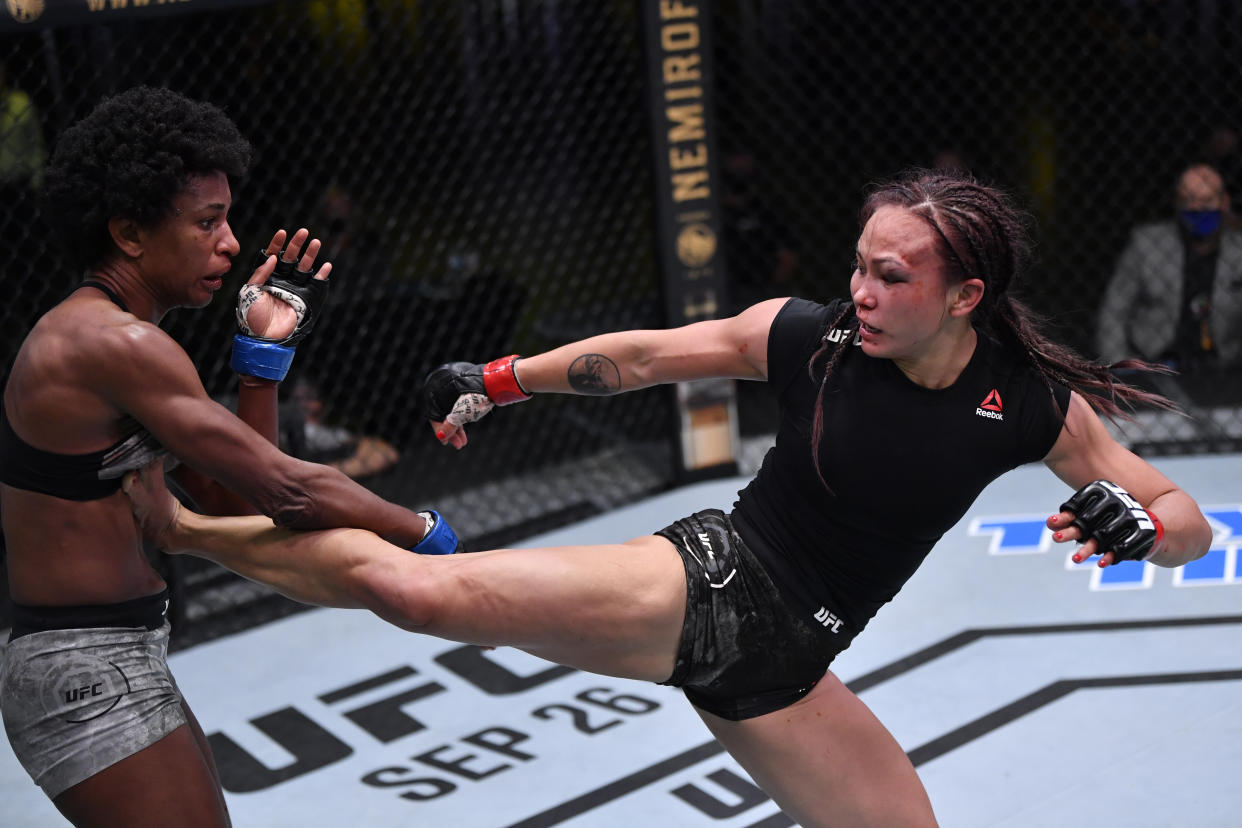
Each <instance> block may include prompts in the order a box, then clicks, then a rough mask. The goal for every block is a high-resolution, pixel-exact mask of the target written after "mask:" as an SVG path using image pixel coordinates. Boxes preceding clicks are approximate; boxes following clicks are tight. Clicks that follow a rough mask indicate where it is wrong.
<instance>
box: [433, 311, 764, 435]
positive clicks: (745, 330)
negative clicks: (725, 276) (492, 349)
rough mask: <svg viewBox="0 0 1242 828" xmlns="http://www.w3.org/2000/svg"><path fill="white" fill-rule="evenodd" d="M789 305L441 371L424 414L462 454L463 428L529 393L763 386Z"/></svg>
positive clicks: (622, 333)
mask: <svg viewBox="0 0 1242 828" xmlns="http://www.w3.org/2000/svg"><path fill="white" fill-rule="evenodd" d="M787 301H788V300H787V299H769V300H767V301H765V302H760V303H759V304H757V305H753V306H752V307H750V308H747V309H746V310H744V311H742V312H741V313H740V314H738V315H737V316H733V317H729V318H728V319H713V320H709V321H705V322H696V323H694V324H692V325H686V326H683V327H680V328H672V329H669V330H634V331H619V332H616V333H607V334H600V335H599V336H593V337H590V338H588V339H584V340H581V341H579V342H574V343H572V344H569V345H562V346H561V347H559V348H555V349H553V350H551V351H547V352H545V353H542V354H538V355H537V356H532V357H524V358H521V359H516V360H498V361H497V362H495V363H489V364H488V365H487V366H472V365H470V364H469V363H451V364H450V365H448V366H441V367H440V368H438V369H436V371H433V372H432V374H431V375H429V377H428V382H427V387H426V389H425V392H424V395H425V398H426V399H425V401H426V403H427V408H428V414H429V416H430V418H431V420H432V426H433V428H434V429H435V430H436V436H437V437H438V438H439V439H440V441H441V442H443V443H448V444H451V445H453V446H454V447H456V448H461V447H462V446H464V445H465V444H466V434H465V430H464V426H465V424H466V423H469V422H473V421H475V420H477V419H479V417H482V416H483V415H484V414H486V413H487V412H488V411H489V410H490V409H491V407H492V404H500V405H504V404H507V403H508V402H516V401H518V400H521V399H526V398H527V397H528V396H529V395H531V394H534V393H539V392H555V393H562V394H585V395H594V396H606V395H611V394H620V393H622V392H624V391H633V390H635V389H639V388H647V387H649V386H652V385H659V384H661V383H670V382H683V381H688V380H695V379H705V378H709V377H733V378H736V379H764V378H765V377H766V376H767V372H768V332H769V331H770V330H771V327H772V321H773V320H774V319H775V318H776V314H777V313H778V312H779V311H780V309H781V308H782V307H784V305H785V303H786V302H787ZM496 389H500V390H499V392H498V391H497V390H496ZM471 392H473V393H471ZM455 404H457V405H456V409H457V410H456V411H455V412H454V407H455ZM450 412H454V413H451V414H450Z"/></svg>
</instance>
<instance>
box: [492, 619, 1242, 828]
mask: <svg viewBox="0 0 1242 828" xmlns="http://www.w3.org/2000/svg"><path fill="white" fill-rule="evenodd" d="M1220 624H1242V615H1214V616H1206V617H1202V618H1164V619H1143V620H1139V621H1095V622H1081V623H1073V624H1044V625H1039V626H1031V627H981V628H979V629H974V630H964V631H963V632H960V633H957V634H956V635H951V636H949V637H948V638H946V639H944V640H942V641H940V642H937V643H936V644H932V645H931V646H929V647H925V648H924V649H922V650H919V651H918V652H915V653H912V654H910V655H908V656H905V657H904V658H900V659H898V660H896V661H894V662H892V663H891V664H888V665H885V666H884V667H881V668H880V669H878V670H873V671H872V672H870V673H867V674H865V675H863V676H860V677H858V678H857V679H855V680H854V681H851V682H849V683H848V684H847V685H846V686H847V687H849V689H850V690H852V691H853V692H855V693H861V692H862V691H864V690H869V689H871V688H872V687H875V686H876V685H878V684H882V683H883V682H886V681H888V680H889V679H893V678H896V677H897V676H899V675H901V674H902V673H906V672H909V671H910V670H913V669H915V668H917V667H921V666H922V665H924V664H927V663H928V662H931V661H934V660H935V659H937V658H940V657H941V656H943V655H947V654H948V653H951V652H954V651H955V650H960V649H961V648H962V647H965V646H967V645H968V644H973V643H974V642H976V641H980V640H982V639H985V638H995V637H1001V636H1016V635H1050V634H1057V633H1074V632H1129V631H1131V630H1140V629H1167V628H1176V627H1206V626H1215V625H1220ZM1238 679H1242V670H1223V671H1214V672H1201V673H1166V674H1158V675H1151V676H1110V677H1102V678H1080V679H1069V680H1065V681H1057V682H1054V683H1053V684H1050V685H1048V686H1047V687H1045V688H1043V689H1041V690H1037V691H1036V692H1034V693H1032V694H1030V695H1028V696H1026V697H1024V698H1022V699H1019V700H1018V701H1016V702H1013V703H1012V704H1008V705H1006V706H1005V707H1002V708H1000V709H999V710H995V711H993V712H992V713H989V714H987V715H986V716H981V717H980V718H978V719H976V720H975V721H974V722H971V723H970V724H967V725H963V726H962V727H960V728H957V729H956V730H954V731H951V732H950V733H946V734H945V735H944V736H940V737H938V738H936V739H933V740H932V741H930V742H928V743H927V744H925V745H922V746H920V747H917V748H915V749H914V750H912V751H910V752H909V754H908V755H909V756H910V759H911V761H912V762H914V764H915V766H918V765H919V764H921V763H923V762H927V761H929V760H931V759H934V758H936V757H938V756H942V755H944V754H945V753H948V752H949V751H952V750H954V749H956V748H959V747H961V746H962V745H965V744H967V743H968V742H971V741H973V740H975V739H978V738H979V737H980V736H983V735H985V734H987V733H989V732H991V731H992V730H995V729H996V728H998V727H1001V726H1003V725H1005V724H1007V723H1009V722H1011V721H1014V720H1015V719H1018V718H1020V717H1022V716H1024V715H1026V714H1027V713H1030V712H1032V711H1035V710H1038V709H1039V708H1041V707H1043V706H1044V705H1047V704H1050V703H1051V702H1053V701H1056V700H1057V699H1059V698H1061V697H1062V696H1065V695H1066V694H1068V693H1072V692H1074V691H1075V690H1079V689H1083V688H1089V687H1125V686H1138V685H1145V684H1172V683H1180V682H1198V681H1233V680H1238ZM724 752H725V751H724V748H723V747H721V745H720V743H719V742H717V741H715V740H712V741H710V742H705V743H703V744H701V745H699V746H697V747H693V748H690V749H689V750H686V751H683V752H681V753H679V754H677V755H676V756H672V757H670V758H668V759H665V760H663V761H661V762H657V763H656V764H654V765H650V766H648V767H646V768H643V769H642V770H639V771H636V772H634V773H632V774H630V775H629V776H625V777H622V778H621V779H618V780H616V781H614V782H610V783H608V784H607V785H604V786H602V787H599V788H596V789H595V790H592V791H587V792H586V793H584V794H582V795H581V796H577V797H574V798H573V799H570V800H568V801H566V802H562V803H561V804H560V805H556V806H554V807H552V808H549V809H547V810H546V811H542V812H540V813H538V814H535V815H533V816H531V817H528V818H526V819H524V820H522V821H521V822H515V823H513V824H512V825H509V826H507V828H550V826H553V825H559V824H561V823H562V822H566V821H568V820H570V819H573V818H574V817H577V816H581V815H582V814H585V813H587V812H588V811H591V810H594V809H595V808H599V807H601V806H603V805H607V804H608V803H610V802H613V801H614V800H617V799H620V798H621V797H623V796H625V795H626V794H630V793H633V792H634V791H636V790H639V789H640V788H643V787H645V786H647V785H650V784H653V783H655V782H658V781H659V780H661V779H664V778H666V777H668V776H672V775H673V774H674V773H677V772H678V771H681V770H684V769H686V768H688V767H690V766H691V765H694V764H697V763H698V762H702V761H703V760H704V759H710V758H711V757H713V756H718V755H720V754H721V753H724ZM793 824H794V822H793V821H792V820H791V819H789V817H787V816H786V815H785V814H783V813H778V814H775V815H773V816H770V817H767V818H765V819H763V820H761V821H759V822H756V823H754V824H753V825H750V826H748V828H788V826H792V825H793Z"/></svg>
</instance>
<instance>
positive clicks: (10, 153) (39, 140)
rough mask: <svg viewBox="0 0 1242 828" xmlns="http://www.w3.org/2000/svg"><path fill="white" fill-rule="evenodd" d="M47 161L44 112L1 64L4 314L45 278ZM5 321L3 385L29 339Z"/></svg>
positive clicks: (0, 339)
mask: <svg viewBox="0 0 1242 828" xmlns="http://www.w3.org/2000/svg"><path fill="white" fill-rule="evenodd" d="M46 161H47V149H46V147H45V145H44V143H43V125H42V119H41V118H40V117H39V111H38V110H37V109H36V108H35V105H34V103H33V102H32V101H31V100H30V96H29V95H27V94H26V93H25V92H23V91H22V90H20V89H18V88H16V87H14V86H11V85H10V84H9V75H8V73H7V72H6V67H5V66H4V64H3V63H0V227H2V228H3V230H4V233H3V235H4V243H3V244H0V315H2V314H3V311H4V310H6V309H9V308H12V307H14V304H15V303H14V299H15V298H16V297H18V296H19V295H20V293H21V289H22V286H23V285H24V284H27V283H28V282H29V279H30V276H32V275H34V274H36V273H38V274H39V278H40V280H44V279H45V278H46V277H45V276H44V275H43V273H44V269H43V266H42V264H41V259H42V257H43V253H44V247H43V239H42V235H43V234H42V232H39V231H37V229H36V228H37V227H38V220H39V210H38V206H37V203H36V201H37V196H38V191H39V188H40V186H41V185H42V183H43V167H44V164H45V162H46ZM5 322H6V324H5V325H3V326H0V328H2V330H0V362H2V364H0V380H3V379H4V377H5V376H6V375H7V370H8V366H9V364H10V362H11V361H12V359H13V355H14V354H15V353H16V351H17V346H18V345H19V344H20V343H21V339H22V336H23V335H24V334H25V328H24V326H21V325H15V324H8V322H9V320H5Z"/></svg>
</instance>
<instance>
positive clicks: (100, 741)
mask: <svg viewBox="0 0 1242 828" xmlns="http://www.w3.org/2000/svg"><path fill="white" fill-rule="evenodd" d="M168 633H169V625H168V623H167V622H165V623H164V625H163V627H160V628H158V629H154V630H148V629H145V628H142V627H138V628H129V627H107V628H97V629H72V630H45V631H42V632H33V633H29V634H27V635H23V636H21V637H19V638H15V639H13V640H12V641H10V642H9V643H8V644H7V645H6V646H5V647H4V650H3V663H0V711H2V712H3V714H4V729H5V731H6V732H7V734H8V737H9V744H11V745H12V746H13V752H14V754H16V755H17V759H18V761H20V762H21V763H22V767H24V768H25V769H26V772H27V773H29V774H30V777H31V778H32V779H33V780H34V781H35V783H36V784H37V785H39V787H41V788H43V791H44V792H45V793H46V794H47V796H48V798H49V799H52V798H55V797H56V796H59V795H60V794H61V793H63V792H64V791H66V790H68V789H69V788H71V787H73V786H74V785H76V784H78V783H79V782H82V781H83V780H86V779H89V778H90V777H92V776H94V775H95V774H97V773H99V772H100V771H102V770H103V769H104V768H107V767H109V766H110V765H113V764H115V763H117V762H119V761H121V760H122V759H125V758H126V757H128V756H132V755H133V754H135V753H137V752H138V751H140V750H142V749H143V748H146V747H149V746H150V745H153V744H155V743H156V742H157V741H159V740H160V739H162V738H164V737H165V736H167V735H168V734H169V733H171V732H172V731H174V730H176V729H177V728H178V727H180V726H181V725H183V724H185V723H186V717H185V712H184V710H183V709H182V707H181V692H180V691H179V690H178V689H177V685H176V683H175V682H174V681H173V678H172V674H171V673H170V672H169V671H168V662H167V656H168Z"/></svg>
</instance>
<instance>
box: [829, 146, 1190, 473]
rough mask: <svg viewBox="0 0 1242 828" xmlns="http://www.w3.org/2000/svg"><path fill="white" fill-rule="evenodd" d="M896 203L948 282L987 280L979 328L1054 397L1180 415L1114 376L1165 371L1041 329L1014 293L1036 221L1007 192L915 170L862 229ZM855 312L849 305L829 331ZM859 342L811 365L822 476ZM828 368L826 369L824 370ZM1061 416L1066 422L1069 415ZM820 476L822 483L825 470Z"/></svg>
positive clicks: (884, 191) (832, 345) (880, 201)
mask: <svg viewBox="0 0 1242 828" xmlns="http://www.w3.org/2000/svg"><path fill="white" fill-rule="evenodd" d="M889 206H892V207H901V208H903V209H905V210H908V211H909V212H910V213H911V214H912V215H914V216H916V217H918V218H919V219H921V220H922V221H923V222H924V223H925V224H926V225H927V226H928V227H929V228H931V230H932V232H933V234H934V237H935V245H936V247H937V248H938V251H939V254H940V258H941V260H942V261H943V262H944V266H945V271H946V278H947V279H948V282H949V284H958V283H960V282H963V281H965V280H966V279H971V278H975V279H980V280H982V281H983V284H984V291H983V298H982V299H981V300H980V301H979V304H978V305H977V306H976V307H975V309H974V311H972V314H971V321H972V323H973V324H974V325H975V327H976V328H978V329H979V330H980V331H982V332H984V333H985V334H988V335H990V336H992V337H993V338H995V339H997V340H999V341H1000V342H1001V343H1003V344H1004V345H1006V346H1007V347H1008V348H1010V349H1011V350H1012V351H1013V352H1014V353H1016V354H1018V355H1019V356H1020V357H1021V359H1022V360H1023V361H1024V362H1025V363H1026V364H1027V365H1029V366H1030V367H1031V368H1032V369H1033V370H1034V371H1035V373H1036V374H1037V375H1038V376H1039V377H1040V378H1041V379H1042V380H1043V381H1044V384H1045V385H1046V386H1047V387H1048V391H1049V393H1050V394H1051V392H1052V383H1054V382H1057V383H1060V384H1061V385H1065V386H1067V387H1069V388H1070V389H1071V390H1073V391H1076V392H1077V393H1078V394H1079V395H1080V396H1082V398H1083V399H1084V400H1086V401H1087V403H1088V404H1089V405H1090V406H1091V408H1092V409H1093V410H1095V411H1097V412H1099V413H1100V414H1103V415H1104V416H1106V417H1108V418H1109V419H1111V420H1113V421H1116V420H1117V419H1131V417H1130V414H1129V411H1130V410H1132V409H1133V408H1134V407H1135V406H1137V405H1140V404H1146V405H1154V406H1157V407H1160V408H1165V409H1169V410H1177V407H1176V406H1175V405H1174V404H1173V403H1172V402H1171V401H1170V400H1168V399H1166V398H1165V397H1162V396H1160V395H1159V394H1154V393H1151V392H1148V391H1144V390H1142V389H1140V388H1136V387H1134V386H1132V385H1128V384H1126V383H1124V382H1120V381H1118V380H1117V378H1116V376H1115V375H1114V373H1113V371H1114V370H1115V369H1139V370H1146V371H1154V372H1159V373H1168V369H1166V368H1164V367H1163V366H1159V365H1153V364H1150V363H1147V362H1142V361H1140V360H1123V361H1121V362H1117V363H1113V364H1112V365H1106V364H1103V363H1100V362H1093V361H1091V360H1087V359H1084V358H1083V357H1081V356H1079V355H1078V354H1076V353H1075V352H1074V351H1073V350H1072V349H1070V348H1067V347H1065V346H1063V345H1059V344H1057V343H1055V342H1053V341H1052V340H1050V339H1048V338H1047V337H1046V336H1044V335H1043V334H1042V333H1041V332H1040V326H1041V324H1042V320H1041V319H1040V318H1039V317H1038V315H1037V314H1036V313H1035V312H1034V311H1033V310H1031V309H1030V308H1028V307H1027V306H1026V305H1025V304H1023V303H1022V302H1020V301H1019V300H1017V299H1015V298H1014V297H1013V296H1012V294H1011V290H1012V289H1013V287H1014V285H1015V284H1016V283H1017V282H1018V280H1019V279H1020V278H1021V277H1022V276H1023V275H1024V274H1025V271H1026V268H1027V266H1028V264H1029V262H1030V259H1031V236H1030V230H1029V227H1030V224H1031V220H1030V217H1029V216H1028V215H1027V214H1026V213H1025V212H1024V211H1023V210H1021V209H1020V208H1019V207H1018V206H1017V205H1016V204H1015V203H1014V201H1013V199H1012V198H1011V197H1010V196H1009V195H1008V194H1006V193H1005V192H1003V191H1001V190H999V189H997V188H995V187H990V186H988V185H985V184H981V183H980V182H978V181H976V180H975V179H974V178H973V177H972V176H971V175H970V174H969V173H966V172H961V171H956V170H924V169H914V170H910V171H907V172H905V173H903V174H902V175H900V176H898V177H897V178H895V179H893V180H891V181H887V182H884V183H881V184H878V185H875V186H874V187H873V188H872V189H871V191H870V193H869V194H868V196H867V198H866V200H865V201H864V202H863V206H862V210H861V212H860V216H859V219H860V221H859V226H860V227H863V226H865V225H866V224H867V222H868V220H870V218H871V217H872V216H873V215H875V213H876V211H877V210H879V209H880V208H881V207H889ZM852 311H853V307H852V306H848V305H847V306H846V308H845V309H844V310H843V311H842V312H841V313H840V314H839V315H838V316H837V318H836V319H834V320H833V322H832V324H831V325H830V326H829V329H830V330H831V329H832V328H834V327H836V326H837V325H838V324H839V323H841V322H842V321H843V320H844V319H845V317H846V316H847V315H848V314H850V313H851V312H852ZM852 339H853V337H841V338H839V339H838V340H837V341H835V342H833V341H829V340H828V339H827V338H825V340H824V342H823V344H822V345H821V346H820V348H819V350H817V351H816V352H815V354H814V355H813V356H812V357H811V361H810V365H809V367H808V370H809V371H810V373H811V377H812V379H815V378H816V375H817V374H819V371H820V370H822V371H823V373H822V375H821V376H820V378H819V381H820V394H819V397H818V398H817V400H816V402H815V418H814V424H813V426H812V438H811V450H812V456H813V457H814V458H816V459H815V465H816V469H817V471H818V470H819V462H818V457H819V443H820V439H821V437H822V436H823V421H824V416H823V405H824V389H825V388H826V386H827V383H828V378H829V377H830V376H831V375H832V373H833V371H834V370H835V368H836V366H837V363H838V362H839V361H840V359H841V354H842V353H843V352H844V351H845V348H846V347H847V346H848V345H849V343H850V341H851V340H852ZM821 365H822V369H821V368H819V367H817V366H821ZM1054 399H1055V397H1054ZM1059 414H1060V415H1061V418H1062V420H1064V418H1065V414H1066V412H1064V411H1059ZM819 475H820V480H821V481H823V479H824V478H823V472H822V471H819ZM825 485H827V484H826V483H825Z"/></svg>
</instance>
